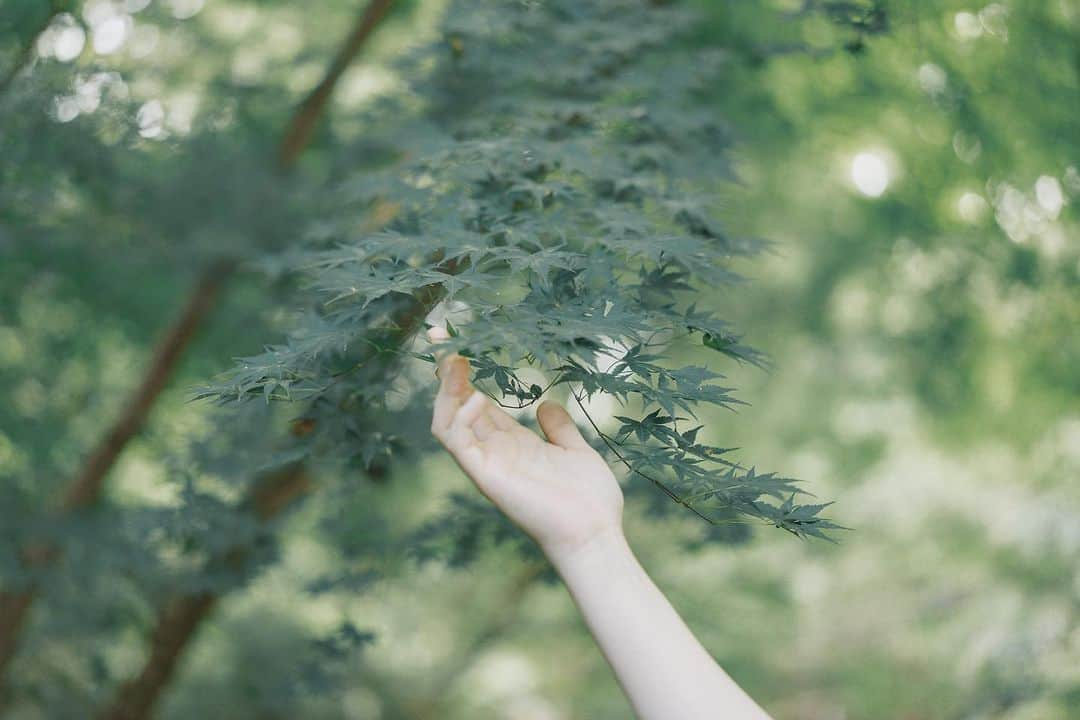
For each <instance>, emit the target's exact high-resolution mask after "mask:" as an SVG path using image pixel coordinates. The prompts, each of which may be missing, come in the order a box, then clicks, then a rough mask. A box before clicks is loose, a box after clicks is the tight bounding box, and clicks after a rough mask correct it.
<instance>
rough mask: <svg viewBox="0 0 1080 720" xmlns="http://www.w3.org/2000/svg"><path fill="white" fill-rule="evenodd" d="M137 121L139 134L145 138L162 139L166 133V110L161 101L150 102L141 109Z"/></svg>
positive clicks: (136, 117)
mask: <svg viewBox="0 0 1080 720" xmlns="http://www.w3.org/2000/svg"><path fill="white" fill-rule="evenodd" d="M135 119H136V121H137V122H138V123H139V134H140V135H142V136H143V137H144V138H156V137H160V136H161V134H162V132H164V127H163V123H164V121H165V108H164V107H163V106H162V104H161V101H160V100H150V101H148V102H145V103H143V105H142V107H140V108H139V112H138V113H137V114H136V116H135Z"/></svg>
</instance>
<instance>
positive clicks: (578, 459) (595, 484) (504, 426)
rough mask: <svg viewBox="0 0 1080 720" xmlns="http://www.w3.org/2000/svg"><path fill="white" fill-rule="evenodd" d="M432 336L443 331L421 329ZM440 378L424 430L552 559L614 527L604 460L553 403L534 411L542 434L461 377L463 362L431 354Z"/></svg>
mask: <svg viewBox="0 0 1080 720" xmlns="http://www.w3.org/2000/svg"><path fill="white" fill-rule="evenodd" d="M429 337H430V338H431V340H432V341H433V342H442V341H444V340H446V339H447V338H448V335H447V334H446V331H445V330H442V329H441V328H434V329H432V330H431V331H430V332H429ZM438 366H439V370H438V375H439V377H440V379H441V383H440V385H439V392H438V395H437V396H436V398H435V412H434V415H433V417H432V421H431V432H432V433H433V434H434V435H435V437H436V438H438V439H439V442H441V443H442V444H443V446H445V447H446V449H447V450H449V451H450V454H451V455H453V456H454V459H455V460H457V462H458V464H459V465H460V466H461V468H462V469H463V470H464V471H465V473H466V474H467V475H468V476H469V477H470V478H472V481H473V482H474V483H475V484H476V487H477V488H478V489H479V490H480V492H482V493H483V494H484V495H485V496H487V498H488V499H489V500H491V501H492V502H493V503H495V505H496V506H497V507H498V508H499V509H500V510H502V512H503V513H505V514H506V515H507V516H508V517H509V518H510V519H511V520H513V521H514V522H515V523H516V524H517V525H518V526H519V527H520V528H521V529H522V530H524V531H525V532H527V533H528V534H529V535H530V536H532V538H533V539H534V540H536V542H537V543H539V544H540V546H541V547H542V548H543V549H544V551H545V552H546V553H547V554H548V556H549V557H552V559H553V560H554V559H556V558H558V557H560V556H564V555H566V554H572V553H574V552H576V551H577V550H579V549H581V548H583V547H585V546H586V545H589V544H590V543H591V542H593V541H594V540H597V539H599V538H604V537H608V536H611V535H612V534H615V535H620V534H621V533H622V509H623V496H622V490H621V489H620V488H619V483H618V482H617V481H616V480H615V476H614V475H613V474H612V472H611V469H610V468H609V467H608V466H607V463H606V462H604V459H603V458H602V457H600V455H599V454H598V453H597V452H596V451H595V450H593V449H592V447H590V446H589V444H588V443H587V442H586V441H585V439H584V438H583V437H582V436H581V433H580V432H579V431H578V428H577V426H576V425H575V424H574V421H573V419H572V418H571V417H570V415H569V414H568V413H567V412H566V410H564V409H563V408H562V407H561V406H560V405H557V404H555V403H552V402H544V403H542V404H541V405H540V407H539V409H538V410H537V413H536V418H537V420H538V421H539V423H540V428H541V429H542V430H543V431H544V435H545V436H547V440H546V441H545V440H544V439H543V438H541V437H540V436H539V435H537V434H536V433H535V432H533V431H532V430H529V429H528V428H526V427H524V426H522V425H521V424H520V423H518V422H517V421H516V420H514V418H512V417H510V415H508V414H507V413H506V412H505V411H504V410H503V409H502V408H500V407H499V406H498V405H496V404H495V403H494V402H492V400H491V399H490V398H488V397H487V396H486V395H484V394H483V393H481V392H479V391H478V390H476V388H474V387H473V386H472V383H470V382H469V363H468V361H467V360H466V359H465V358H463V357H461V356H459V355H454V354H444V355H442V356H441V357H439V358H438Z"/></svg>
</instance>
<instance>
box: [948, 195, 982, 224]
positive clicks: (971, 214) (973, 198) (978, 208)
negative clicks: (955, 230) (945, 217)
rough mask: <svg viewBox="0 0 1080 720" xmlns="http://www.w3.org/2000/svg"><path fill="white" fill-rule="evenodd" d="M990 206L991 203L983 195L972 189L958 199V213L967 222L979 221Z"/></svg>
mask: <svg viewBox="0 0 1080 720" xmlns="http://www.w3.org/2000/svg"><path fill="white" fill-rule="evenodd" d="M989 208H990V206H989V204H988V203H987V202H986V200H985V199H984V198H983V196H982V195H979V194H978V193H973V192H971V191H970V190H969V191H967V192H965V193H964V194H963V195H961V196H960V198H959V199H958V200H957V201H956V214H957V215H959V216H960V219H961V220H963V221H964V222H967V223H977V222H979V221H980V220H981V219H982V217H983V215H985V214H986V211H987V210H988V209H989Z"/></svg>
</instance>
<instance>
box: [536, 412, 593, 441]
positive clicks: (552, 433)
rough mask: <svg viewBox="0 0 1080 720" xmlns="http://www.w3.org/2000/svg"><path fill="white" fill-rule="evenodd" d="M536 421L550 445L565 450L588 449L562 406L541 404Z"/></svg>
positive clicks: (572, 420)
mask: <svg viewBox="0 0 1080 720" xmlns="http://www.w3.org/2000/svg"><path fill="white" fill-rule="evenodd" d="M536 419H537V421H538V422H539V423H540V429H541V430H543V431H544V435H546V436H547V439H548V442H550V443H551V444H552V445H558V446H559V447H561V448H565V449H566V450H584V449H586V448H588V447H589V443H587V442H585V438H583V437H582V436H581V431H580V430H578V428H577V425H575V424H574V419H573V418H572V417H570V413H568V412H566V410H565V408H563V406H562V405H559V404H557V403H553V402H550V401H549V402H543V403H541V404H540V407H539V408H538V409H537V411H536Z"/></svg>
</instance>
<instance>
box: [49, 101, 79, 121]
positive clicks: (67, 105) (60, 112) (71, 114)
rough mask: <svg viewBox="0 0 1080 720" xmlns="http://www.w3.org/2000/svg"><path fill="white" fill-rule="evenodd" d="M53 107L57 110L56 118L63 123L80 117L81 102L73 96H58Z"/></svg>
mask: <svg viewBox="0 0 1080 720" xmlns="http://www.w3.org/2000/svg"><path fill="white" fill-rule="evenodd" d="M53 109H54V110H55V112H56V119H57V120H59V121H60V122H62V123H66V122H71V121H72V120H74V119H75V118H77V117H79V102H78V101H77V100H76V99H75V98H73V97H58V98H56V100H55V101H54V105H53Z"/></svg>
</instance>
